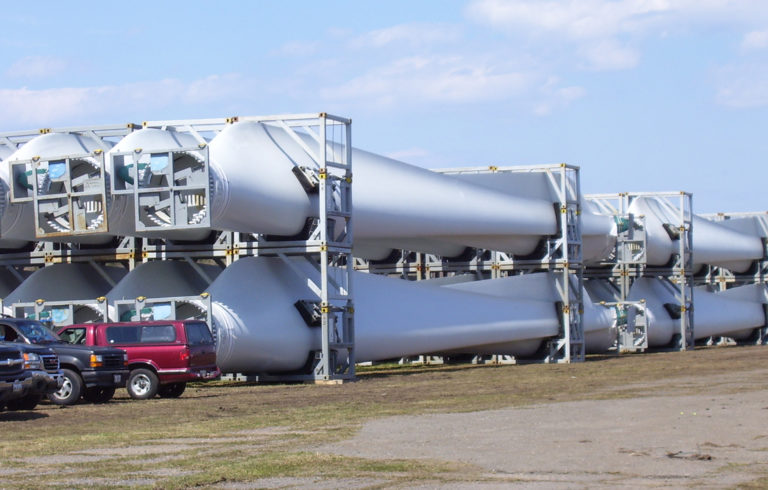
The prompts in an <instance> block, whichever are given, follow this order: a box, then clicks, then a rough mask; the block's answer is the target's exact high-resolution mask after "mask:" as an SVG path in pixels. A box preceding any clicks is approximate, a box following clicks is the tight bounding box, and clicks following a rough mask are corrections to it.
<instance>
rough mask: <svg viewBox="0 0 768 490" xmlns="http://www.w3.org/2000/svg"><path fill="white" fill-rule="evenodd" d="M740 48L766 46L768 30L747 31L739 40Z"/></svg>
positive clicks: (762, 47)
mask: <svg viewBox="0 0 768 490" xmlns="http://www.w3.org/2000/svg"><path fill="white" fill-rule="evenodd" d="M741 48H742V49H744V50H752V49H765V48H768V30H766V31H752V32H748V33H747V34H746V35H744V39H742V41H741Z"/></svg>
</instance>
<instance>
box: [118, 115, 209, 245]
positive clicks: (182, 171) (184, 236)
mask: <svg viewBox="0 0 768 490" xmlns="http://www.w3.org/2000/svg"><path fill="white" fill-rule="evenodd" d="M205 146H206V143H205V142H200V141H198V140H197V139H195V138H194V137H193V136H192V135H190V134H187V133H181V132H176V131H166V130H161V129H155V128H145V129H140V130H138V131H134V132H132V133H130V134H128V135H126V136H125V137H124V138H123V139H121V140H120V141H119V142H118V143H117V144H116V145H115V146H114V147H112V149H111V150H110V151H109V153H108V154H107V165H108V167H107V168H108V171H109V172H110V177H111V182H112V189H111V191H112V196H111V197H112V202H111V205H110V212H109V223H110V227H109V231H110V233H111V234H113V235H118V236H146V237H154V238H163V239H168V240H175V241H200V240H204V239H205V238H207V237H208V235H209V234H210V231H211V228H210V226H205V225H203V226H196V224H197V223H198V222H203V223H206V224H207V223H208V220H207V218H208V217H209V216H208V215H209V214H210V209H209V204H210V203H209V202H206V199H205V198H206V194H207V193H206V192H205V191H206V187H208V186H209V185H210V182H209V179H208V176H207V175H208V174H207V172H206V171H205V168H204V166H205V165H206V162H205V151H204V148H205ZM195 184H196V185H195ZM190 186H192V187H193V188H190ZM182 187H183V188H184V190H183V191H176V190H175V189H176V188H182ZM137 201H138V202H137ZM136 208H138V211H137V210H136ZM171 208H173V210H172V209H171ZM191 208H194V209H195V210H196V211H197V212H196V213H191V214H190V211H189V210H190V209H191ZM172 215H173V216H172ZM172 217H173V218H175V220H174V219H172ZM202 218H206V219H205V220H203V219H202ZM137 220H138V222H137Z"/></svg>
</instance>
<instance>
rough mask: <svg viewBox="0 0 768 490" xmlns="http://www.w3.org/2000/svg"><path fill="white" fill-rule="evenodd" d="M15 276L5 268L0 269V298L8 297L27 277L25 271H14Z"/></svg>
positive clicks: (27, 274) (27, 273)
mask: <svg viewBox="0 0 768 490" xmlns="http://www.w3.org/2000/svg"><path fill="white" fill-rule="evenodd" d="M14 272H15V274H14V273H13V272H11V271H10V270H8V269H6V268H0V298H3V300H4V301H5V298H7V297H8V295H9V294H11V293H12V292H13V291H14V290H15V289H16V288H18V287H19V286H20V285H21V283H22V282H23V281H24V280H25V279H26V278H27V277H28V276H29V272H27V271H23V270H22V271H16V270H14Z"/></svg>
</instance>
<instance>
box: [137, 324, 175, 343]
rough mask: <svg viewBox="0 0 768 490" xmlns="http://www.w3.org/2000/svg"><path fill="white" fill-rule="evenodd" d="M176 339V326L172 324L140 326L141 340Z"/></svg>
mask: <svg viewBox="0 0 768 490" xmlns="http://www.w3.org/2000/svg"><path fill="white" fill-rule="evenodd" d="M175 340H176V328H175V327H174V326H173V325H145V326H143V327H141V342H142V343H144V344H150V343H155V342H173V341H175Z"/></svg>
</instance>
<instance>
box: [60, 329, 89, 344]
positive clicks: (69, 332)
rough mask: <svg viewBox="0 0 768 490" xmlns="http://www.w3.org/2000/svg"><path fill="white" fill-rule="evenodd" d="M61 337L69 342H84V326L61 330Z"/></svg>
mask: <svg viewBox="0 0 768 490" xmlns="http://www.w3.org/2000/svg"><path fill="white" fill-rule="evenodd" d="M61 338H62V340H64V341H65V342H68V343H70V344H85V328H68V329H66V330H64V331H63V332H61Z"/></svg>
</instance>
